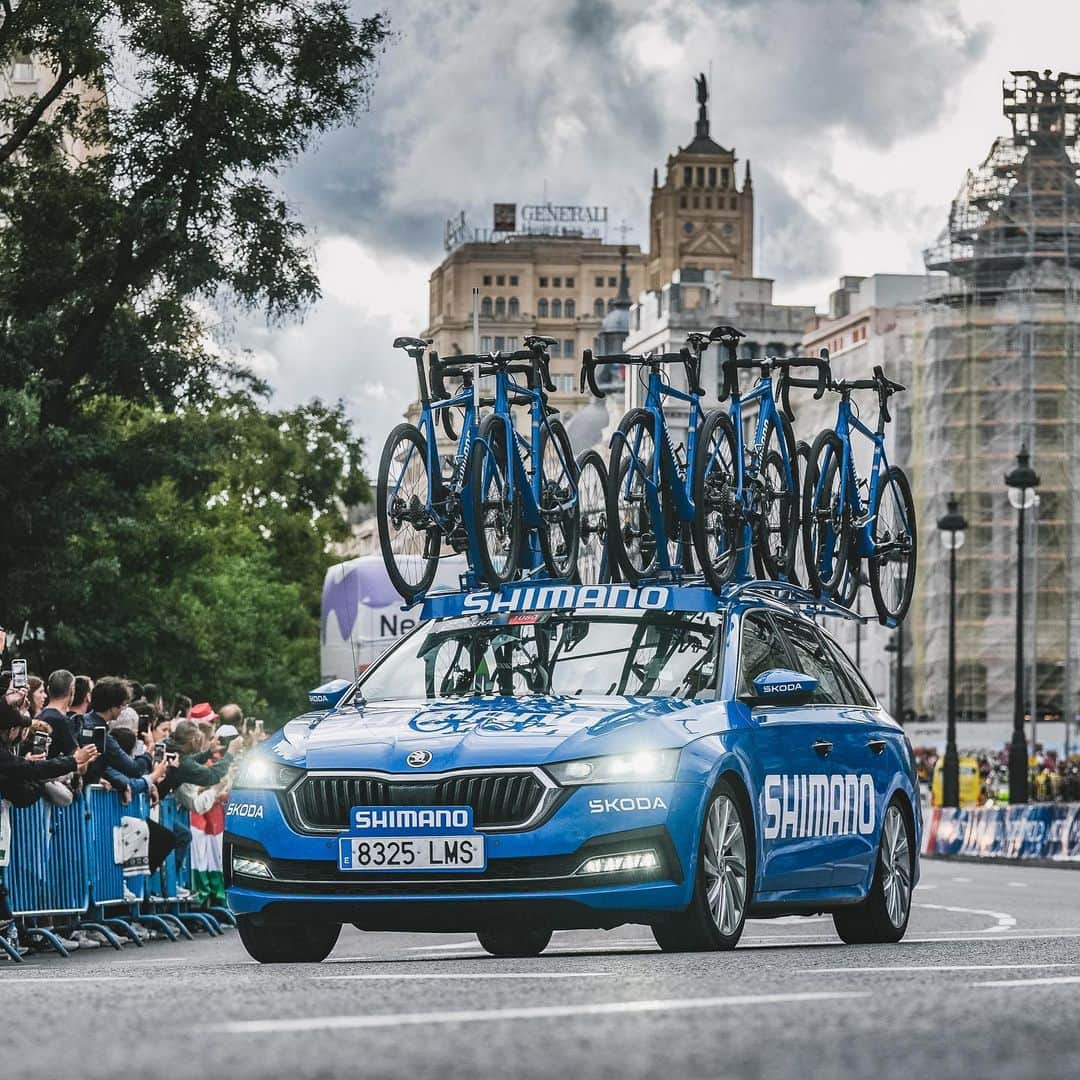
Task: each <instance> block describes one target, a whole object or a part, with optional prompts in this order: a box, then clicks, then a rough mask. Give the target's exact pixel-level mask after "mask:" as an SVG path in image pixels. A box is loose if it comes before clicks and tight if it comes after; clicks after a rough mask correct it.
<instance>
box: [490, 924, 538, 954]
mask: <svg viewBox="0 0 1080 1080" xmlns="http://www.w3.org/2000/svg"><path fill="white" fill-rule="evenodd" d="M476 936H477V938H478V939H479V941H480V944H481V945H482V946H483V947H484V948H485V949H486V950H487V951H488V952H489V953H491V955H492V956H539V955H540V954H541V953H542V952H543V951H544V950H545V949H546V948H547V947H548V942H549V941H551V931H550V930H540V929H537V928H528V927H524V928H520V927H514V928H513V929H508V930H477V931H476Z"/></svg>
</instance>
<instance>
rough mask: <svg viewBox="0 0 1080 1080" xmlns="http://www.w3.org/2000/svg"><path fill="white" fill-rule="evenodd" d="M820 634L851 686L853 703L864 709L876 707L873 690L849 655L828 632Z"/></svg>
mask: <svg viewBox="0 0 1080 1080" xmlns="http://www.w3.org/2000/svg"><path fill="white" fill-rule="evenodd" d="M819 633H820V631H819ZM821 636H822V637H823V638H824V639H825V646H826V648H827V649H828V650H829V652H830V654H831V655H832V658H833V661H834V662H835V664H836V666H837V667H838V668H839V669H840V673H841V674H842V675H844V676H845V677H846V680H847V682H848V684H849V686H850V688H851V700H852V701H853V702H854V704H856V705H861V706H862V707H863V708H866V709H875V708H877V700H876V699H875V697H874V693H873V691H872V690H871V689H870V687H869V686H868V685H867V682H866V680H865V679H864V678H863V677H862V673H861V672H860V671H859V669H858V668H857V667H856V666H855V664H854V663H853V662H852V660H851V657H849V656H848V654H847V653H846V652H844V650H843V649H841V648H840V646H839V645H837V644H836V642H835V641H833V639H832V638H831V637H829V635H828V634H821Z"/></svg>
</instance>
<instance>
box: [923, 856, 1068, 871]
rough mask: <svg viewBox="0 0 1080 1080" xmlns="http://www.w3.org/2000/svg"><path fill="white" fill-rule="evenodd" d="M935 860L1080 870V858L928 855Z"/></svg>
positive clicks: (926, 857)
mask: <svg viewBox="0 0 1080 1080" xmlns="http://www.w3.org/2000/svg"><path fill="white" fill-rule="evenodd" d="M922 858H924V859H932V860H933V861H934V862H955V863H984V864H985V863H996V864H997V865H999V866H1037V867H1040V868H1041V869H1043V870H1080V859H1009V858H1006V857H1005V856H1004V855H926V854H924V855H923V856H922Z"/></svg>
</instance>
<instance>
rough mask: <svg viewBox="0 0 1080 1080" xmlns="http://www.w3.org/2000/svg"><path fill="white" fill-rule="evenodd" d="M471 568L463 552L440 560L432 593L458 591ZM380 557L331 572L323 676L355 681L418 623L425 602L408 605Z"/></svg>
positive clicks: (325, 605)
mask: <svg viewBox="0 0 1080 1080" xmlns="http://www.w3.org/2000/svg"><path fill="white" fill-rule="evenodd" d="M467 569H468V565H467V563H466V560H465V557H464V556H463V555H453V556H449V557H447V558H444V559H440V560H439V569H438V571H437V573H436V574H435V581H434V582H433V583H432V586H431V589H430V590H429V591H430V592H433V593H434V592H456V591H457V590H458V589H459V588H460V584H461V575H462V574H464V573H465V571H466V570H467ZM404 603H405V602H404V601H403V600H402V598H401V595H400V594H399V593H398V591H397V590H396V589H395V588H394V586H393V585H392V584H391V583H390V578H389V576H388V575H387V573H386V567H385V566H384V565H383V560H382V556H380V555H361V556H359V557H358V558H355V559H348V560H346V561H345V562H341V563H337V564H336V565H335V566H331V567H330V569H329V570H327V571H326V577H325V578H324V579H323V591H322V619H321V635H320V639H321V640H320V663H319V670H320V671H321V673H322V678H323V680H324V681H325V680H328V679H348V680H349V681H350V682H352V680H353V679H355V678H356V676H357V675H358V674H360V672H362V671H363V670H364V669H365V668H366V667H367V666H368V665H369V664H371V663H372V661H374V660H375V659H376V658H377V657H378V656H380V655H381V654H382V653H383V651H384V650H385V649H386V648H387V647H388V646H390V645H391V644H393V643H394V642H395V641H397V639H398V638H400V637H403V636H404V635H405V634H406V633H408V631H410V630H412V629H413V627H415V626H416V623H417V620H418V619H419V617H420V604H416V605H415V606H413V607H411V608H409V609H408V610H405V609H404Z"/></svg>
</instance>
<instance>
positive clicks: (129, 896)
mask: <svg viewBox="0 0 1080 1080" xmlns="http://www.w3.org/2000/svg"><path fill="white" fill-rule="evenodd" d="M141 899H142V897H141V896H136V895H135V894H134V893H133V892H132V891H131V890H130V889H129V888H128V887H127V886H126V885H125V886H124V903H125V904H137V903H138V902H139V901H140V900H141Z"/></svg>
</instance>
